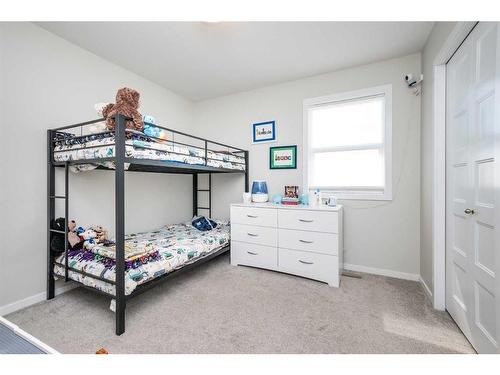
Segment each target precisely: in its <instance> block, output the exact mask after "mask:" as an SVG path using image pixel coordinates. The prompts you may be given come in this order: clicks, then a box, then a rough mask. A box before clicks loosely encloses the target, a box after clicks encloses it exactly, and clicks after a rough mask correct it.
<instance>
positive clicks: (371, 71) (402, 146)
mask: <svg viewBox="0 0 500 375" xmlns="http://www.w3.org/2000/svg"><path fill="white" fill-rule="evenodd" d="M420 59H421V56H420V54H414V55H410V56H405V57H401V58H397V59H392V60H388V61H383V62H379V63H375V64H370V65H365V66H360V67H356V68H351V69H347V70H342V71H338V72H333V73H329V74H323V75H318V76H314V77H310V78H306V79H301V80H297V81H293V82H287V83H284V84H279V85H274V86H270V87H266V88H262V89H257V90H253V91H248V92H243V93H239V94H235V95H230V96H225V97H221V98H216V99H212V100H206V101H202V102H198V103H195V107H194V117H193V119H194V132H195V133H197V134H200V135H202V136H203V135H204V136H206V137H212V138H216V139H218V140H220V141H221V142H225V143H228V144H232V145H234V146H239V147H241V148H246V149H248V150H249V151H250V180H253V179H265V180H267V181H268V185H269V190H270V193H271V195H272V194H276V193H282V191H283V186H284V185H299V186H301V185H302V160H301V159H302V145H301V142H302V101H303V100H304V99H305V98H311V97H317V96H322V95H328V94H333V93H338V92H344V91H350V90H356V89H362V88H367V87H373V86H378V85H383V84H392V85H393V176H394V179H393V191H394V199H393V201H391V202H388V203H386V202H366V201H344V202H342V203H344V204H345V226H344V228H345V262H346V263H349V264H354V265H360V266H364V267H371V268H377V269H385V270H391V271H394V272H400V273H405V274H411V276H414V275H418V274H419V272H420V269H419V268H420V215H419V212H420V97H417V96H414V95H413V94H412V92H411V90H409V89H408V87H407V86H406V84H405V82H404V80H403V76H404V75H405V74H406V73H410V72H411V73H413V74H416V75H418V74H420ZM266 120H276V122H277V138H278V141H277V142H276V143H274V144H273V145H293V144H296V145H298V155H299V157H298V168H297V169H296V170H273V171H271V170H270V169H269V147H270V145H271V144H259V145H253V144H252V143H251V124H252V123H255V122H259V121H266ZM221 180H225V182H226V183H225V185H221V184H220V181H221ZM228 182H229V183H228ZM214 185H215V188H216V190H215V191H214V197H213V199H214V204H215V208H216V209H215V211H214V213H215V216H226V217H227V216H228V214H229V211H228V205H227V204H228V203H230V202H235V201H240V200H241V191H242V188H243V185H242V180H241V179H238V178H235V176H221V177H217V178H214ZM217 186H220V188H219V189H217ZM403 276H404V275H403Z"/></svg>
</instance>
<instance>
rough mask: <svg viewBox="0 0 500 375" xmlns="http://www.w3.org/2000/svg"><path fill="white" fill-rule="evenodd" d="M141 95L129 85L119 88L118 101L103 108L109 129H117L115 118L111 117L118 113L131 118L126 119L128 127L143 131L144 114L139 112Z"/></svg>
mask: <svg viewBox="0 0 500 375" xmlns="http://www.w3.org/2000/svg"><path fill="white" fill-rule="evenodd" d="M139 97H140V94H139V93H138V92H137V91H135V90H133V89H130V88H128V87H124V88H121V89H119V90H118V92H117V93H116V103H115V104H108V105H107V106H105V107H104V108H103V109H102V114H103V116H104V118H106V126H107V127H108V129H109V130H114V129H115V120H114V119H112V118H111V117H113V116H115V115H117V114H121V115H124V116H126V117H129V118H131V120H127V121H125V127H126V128H127V129H134V130H138V131H141V132H142V131H143V130H144V123H143V121H142V116H141V114H140V113H139Z"/></svg>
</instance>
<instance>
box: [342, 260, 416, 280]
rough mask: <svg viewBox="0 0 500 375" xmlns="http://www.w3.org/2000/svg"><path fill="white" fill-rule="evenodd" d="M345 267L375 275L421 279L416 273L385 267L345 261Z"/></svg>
mask: <svg viewBox="0 0 500 375" xmlns="http://www.w3.org/2000/svg"><path fill="white" fill-rule="evenodd" d="M344 269H345V270H349V271H355V272H364V273H371V274H373V275H380V276H387V277H394V278H396V279H403V280H411V281H420V275H418V274H416V273H406V272H400V271H393V270H386V269H383V268H374V267H367V266H362V265H358V264H349V263H344Z"/></svg>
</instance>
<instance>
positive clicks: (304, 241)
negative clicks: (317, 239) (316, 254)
mask: <svg viewBox="0 0 500 375" xmlns="http://www.w3.org/2000/svg"><path fill="white" fill-rule="evenodd" d="M299 241H300V242H302V243H313V242H314V241H306V240H299Z"/></svg>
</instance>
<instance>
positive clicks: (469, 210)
mask: <svg viewBox="0 0 500 375" xmlns="http://www.w3.org/2000/svg"><path fill="white" fill-rule="evenodd" d="M464 212H465V213H466V214H467V215H474V210H473V209H472V208H466V209H465V210H464Z"/></svg>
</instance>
